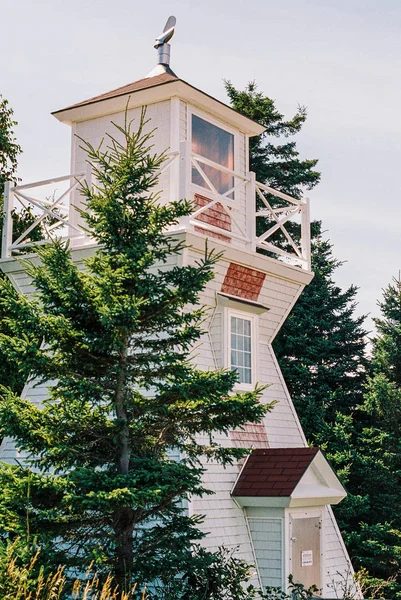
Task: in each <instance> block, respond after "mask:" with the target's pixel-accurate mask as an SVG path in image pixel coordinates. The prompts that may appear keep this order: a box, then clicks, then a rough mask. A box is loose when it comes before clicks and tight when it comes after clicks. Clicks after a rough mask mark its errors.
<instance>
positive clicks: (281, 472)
mask: <svg viewBox="0 0 401 600" xmlns="http://www.w3.org/2000/svg"><path fill="white" fill-rule="evenodd" d="M318 452H319V448H265V449H262V448H257V449H256V450H253V452H252V454H250V456H249V457H248V460H247V461H246V463H245V465H244V467H243V469H242V471H241V473H240V475H239V477H238V479H237V482H236V484H235V487H234V490H233V493H232V494H233V496H291V494H292V492H293V491H294V489H295V488H296V486H297V484H298V483H299V481H300V479H301V477H302V476H303V474H304V473H305V471H306V469H307V468H308V467H309V465H310V464H311V462H312V460H313V459H314V457H315V456H316V454H317V453H318Z"/></svg>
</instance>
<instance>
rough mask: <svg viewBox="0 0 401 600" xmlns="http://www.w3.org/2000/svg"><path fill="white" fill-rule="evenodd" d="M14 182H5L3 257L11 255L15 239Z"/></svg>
mask: <svg viewBox="0 0 401 600" xmlns="http://www.w3.org/2000/svg"><path fill="white" fill-rule="evenodd" d="M11 186H12V182H11V181H6V183H5V184H4V208H3V210H4V217H3V233H2V243H1V258H8V257H9V256H11V248H10V246H11V244H12V239H13V219H12V214H11V213H12V210H13V208H14V192H13V190H12V187H11Z"/></svg>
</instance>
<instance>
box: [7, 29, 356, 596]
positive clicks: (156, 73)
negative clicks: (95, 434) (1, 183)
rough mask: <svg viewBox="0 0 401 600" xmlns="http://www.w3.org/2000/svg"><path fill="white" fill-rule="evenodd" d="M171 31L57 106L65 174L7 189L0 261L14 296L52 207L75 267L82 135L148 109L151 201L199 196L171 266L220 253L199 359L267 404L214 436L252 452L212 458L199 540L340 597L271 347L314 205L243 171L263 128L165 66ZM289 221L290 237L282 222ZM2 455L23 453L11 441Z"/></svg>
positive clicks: (262, 577) (346, 572)
mask: <svg viewBox="0 0 401 600" xmlns="http://www.w3.org/2000/svg"><path fill="white" fill-rule="evenodd" d="M174 29H175V18H174V17H170V18H169V20H168V21H167V23H166V27H165V28H164V31H163V33H162V34H161V35H160V36H158V38H157V39H156V41H155V48H156V51H157V57H158V62H157V65H156V67H155V68H154V69H153V70H152V71H151V72H150V73H149V74H148V75H147V76H146V77H144V78H142V79H140V80H138V81H135V82H132V83H129V84H127V85H125V86H122V87H120V88H117V89H115V90H111V91H109V92H106V93H104V94H101V95H99V96H95V97H93V98H89V99H87V100H84V101H81V102H78V103H75V104H73V105H71V106H67V107H65V108H62V109H60V110H57V111H55V112H54V113H53V115H54V117H55V118H56V119H58V121H60V123H62V124H64V125H67V126H69V127H70V128H71V170H70V173H69V174H68V175H66V176H61V177H55V178H53V179H49V180H46V181H40V182H35V183H23V184H21V185H17V186H12V185H11V184H8V185H7V186H6V193H5V213H6V214H5V220H4V230H3V238H2V257H1V262H0V267H1V269H2V270H3V272H4V273H6V274H7V276H8V277H9V278H10V280H11V281H12V283H13V284H14V286H15V287H16V288H17V289H18V290H19V291H20V292H22V293H26V294H31V293H32V292H33V291H34V290H33V288H32V285H31V281H30V279H29V275H28V274H27V273H26V272H25V271H24V269H23V267H22V266H21V264H20V263H19V262H18V260H17V257H18V255H19V254H20V253H21V252H24V253H26V252H28V253H29V252H32V251H33V252H34V245H35V241H34V236H33V232H34V230H35V227H39V226H40V224H41V223H42V222H43V220H44V219H45V218H46V217H51V223H52V224H51V226H50V227H49V228H47V231H48V233H49V235H51V231H50V229H51V228H53V229H54V230H55V231H56V232H57V235H58V236H59V237H63V238H65V239H68V240H69V242H70V247H71V252H72V255H73V258H74V261H76V262H77V263H82V261H83V259H85V258H86V257H88V256H90V255H91V253H93V249H94V243H93V240H92V239H91V237H90V233H89V232H88V231H86V230H85V229H83V228H82V220H81V219H82V218H81V213H80V208H81V203H82V198H81V195H80V193H79V183H80V182H82V181H83V180H86V181H87V182H88V183H89V184H90V183H91V178H92V174H91V172H90V170H89V169H88V164H87V160H86V153H85V151H84V150H83V149H82V147H81V145H82V142H81V140H82V139H83V140H85V141H86V142H88V143H89V144H91V145H92V146H94V147H97V146H98V145H99V143H100V142H101V140H102V139H104V138H105V136H107V134H109V133H113V134H115V128H114V126H113V123H116V124H118V125H123V123H124V119H125V116H126V114H127V116H128V118H129V119H137V120H139V119H140V115H141V113H142V111H143V109H144V107H146V119H147V124H146V126H145V127H147V128H148V130H149V131H150V130H154V138H153V141H154V151H155V152H163V151H165V150H166V149H167V159H166V161H165V162H164V164H163V166H162V169H161V172H160V176H159V182H158V191H159V201H160V202H161V203H167V202H170V201H173V200H174V201H177V200H180V199H184V198H185V199H190V200H192V201H193V206H194V210H193V212H192V214H191V215H189V216H187V217H185V218H183V219H181V221H180V222H178V223H177V224H176V225H175V226H174V228H173V229H170V230H169V234H170V235H171V234H174V235H175V236H176V237H177V239H182V241H183V247H185V249H184V250H182V252H181V254H180V255H179V256H173V257H171V263H170V264H167V265H166V268H168V267H173V266H174V265H175V264H178V263H179V264H182V265H190V264H195V263H196V261H197V260H198V259H199V258H200V257H201V256H202V255H203V253H204V249H205V241H206V239H207V240H208V246H209V248H210V247H214V248H215V250H216V251H217V252H221V253H222V258H221V260H220V261H219V263H218V264H217V266H216V268H215V276H214V279H213V280H212V281H211V282H209V283H208V284H207V286H206V288H205V289H204V291H203V293H202V297H201V303H202V304H203V305H205V306H206V307H208V309H209V310H208V317H207V321H206V323H205V325H204V329H205V331H204V334H203V337H202V340H201V343H200V345H199V347H198V348H197V353H196V356H194V358H193V360H194V361H195V362H196V364H197V366H199V368H201V369H204V370H208V369H211V370H214V369H219V368H222V367H224V368H228V369H233V370H235V371H236V372H237V374H238V382H237V384H236V389H238V390H241V391H244V390H250V389H253V388H254V387H255V385H256V384H257V383H258V384H261V385H265V386H266V388H265V390H264V392H263V394H262V397H261V402H263V403H271V402H272V401H274V402H275V406H274V409H273V411H272V412H271V413H269V414H267V416H266V417H265V418H264V420H263V421H262V422H261V423H259V424H254V423H248V424H247V425H246V426H245V427H244V428H242V429H240V430H233V431H231V432H230V433H229V434H228V435H224V436H223V435H221V437H220V438H219V439H218V442H219V443H220V444H221V445H225V446H231V447H240V448H249V449H250V453H249V455H248V457H247V459H246V460H245V461H240V462H239V463H238V464H233V465H231V466H226V467H223V466H222V465H221V464H218V463H214V462H213V461H210V462H208V463H206V465H205V466H206V471H205V475H204V477H205V486H206V487H207V488H209V489H210V490H212V491H213V492H214V494H213V496H206V497H204V498H197V497H194V498H192V499H191V501H190V502H189V505H188V511H189V512H190V514H202V515H205V519H204V522H203V523H202V524H201V527H202V529H204V531H205V532H207V533H208V535H207V536H206V537H205V538H204V540H203V543H204V544H205V545H206V546H207V547H208V548H211V549H214V548H217V547H219V546H225V547H229V548H238V555H239V556H240V557H241V558H243V559H244V560H246V561H247V562H248V563H251V564H254V565H255V567H256V576H255V577H256V578H257V579H258V583H259V584H260V585H262V586H275V587H280V588H282V589H285V588H286V585H287V581H288V577H289V575H290V574H291V575H293V577H294V580H295V581H297V582H301V583H303V584H304V585H306V586H310V585H312V584H315V585H317V587H318V588H319V590H320V594H321V595H322V596H323V597H326V598H327V597H333V595H334V594H336V596H337V597H340V596H341V586H342V585H343V584H344V582H345V583H346V582H347V580H348V579H349V577H350V576H351V574H352V567H351V563H350V560H349V557H348V555H347V551H346V549H345V546H344V543H343V541H342V539H341V535H340V532H339V530H338V527H337V524H336V521H335V518H334V515H333V512H332V508H331V507H332V505H335V504H337V503H338V502H340V501H341V500H342V499H343V498H344V497H345V495H346V492H345V490H344V488H343V486H342V485H341V483H340V481H339V480H338V478H337V476H336V474H335V473H334V471H333V470H332V468H331V466H330V465H329V463H328V462H327V460H326V458H325V456H324V454H323V453H322V452H321V450H320V449H319V448H309V447H308V446H307V443H306V439H305V436H304V434H303V431H302V428H301V426H300V423H299V420H298V417H297V414H296V411H295V409H294V406H293V404H292V401H291V398H290V395H289V393H288V390H287V387H286V384H285V381H284V379H283V376H282V374H281V372H280V368H279V365H278V363H277V360H276V357H275V355H274V351H273V348H272V343H273V340H274V338H275V336H276V335H277V333H278V331H279V330H280V327H281V326H282V324H283V323H284V321H285V319H286V318H287V316H288V315H289V313H290V311H291V309H292V307H293V306H294V304H295V302H296V301H297V299H298V297H299V296H300V294H301V293H302V290H303V289H304V287H305V286H306V285H308V284H309V283H310V281H311V280H312V278H313V273H312V272H311V265H310V233H309V231H310V222H309V202H308V199H307V198H303V199H297V198H293V197H291V196H289V195H287V194H284V193H282V192H279V191H277V190H274V189H273V188H271V187H269V186H267V185H265V184H262V183H259V182H257V181H256V179H255V174H254V173H252V172H251V171H250V170H249V140H250V139H251V138H252V137H254V136H258V135H260V134H262V133H263V132H264V127H263V126H261V125H260V124H259V123H257V122H255V121H253V120H251V119H249V118H248V117H246V116H244V115H242V114H240V113H238V112H237V111H235V110H234V109H233V108H231V107H230V106H228V105H226V104H224V103H222V102H220V101H219V100H217V99H215V98H213V97H212V96H210V95H209V94H208V93H207V92H205V91H203V90H200V89H198V88H197V87H196V86H195V85H193V84H192V83H189V82H187V81H186V80H184V79H181V78H180V77H179V76H178V75H177V74H176V73H175V72H174V71H173V69H172V67H171V64H170V62H171V59H170V54H171V52H170V44H169V42H170V40H171V39H172V37H173V34H174ZM61 184H63V185H64V186H65V187H64V189H63V191H62V192H60V193H59V195H57V194H56V195H54V196H52V197H51V198H50V199H49V196H46V197H43V195H41V194H40V189H41V188H43V187H46V186H51V185H57V186H59V185H61ZM19 203H22V204H23V205H24V203H25V205H26V204H29V205H31V206H33V208H34V211H35V215H37V218H36V220H35V221H34V222H33V223H32V224H31V225H30V226H29V227H28V228H27V230H26V231H25V232H22V233H21V234H20V235H19V236H18V238H17V239H15V236H13V214H14V213H13V211H14V209H15V208H18V205H19ZM292 222H295V223H297V225H298V227H297V231H299V232H300V234H299V236H298V237H297V236H295V235H294V234H293V231H294V229H293V228H290V227H288V224H289V223H292ZM283 241H284V243H283ZM33 260H35V258H34V256H33ZM47 393H48V392H47V386H46V384H40V385H37V384H35V382H28V383H27V385H26V386H25V388H24V390H23V394H22V395H23V397H24V398H27V399H29V400H31V401H32V402H34V403H36V404H37V405H38V406H40V405H41V403H42V402H43V400H44V399H45V398H46V397H47ZM199 442H200V443H202V440H201V439H200V440H199ZM0 459H1V460H3V461H9V462H13V461H15V460H16V459H18V460H23V459H24V456H23V455H20V454H19V452H18V449H17V448H16V447H15V444H14V443H13V440H11V439H5V440H3V442H2V444H1V447H0ZM343 589H344V585H343Z"/></svg>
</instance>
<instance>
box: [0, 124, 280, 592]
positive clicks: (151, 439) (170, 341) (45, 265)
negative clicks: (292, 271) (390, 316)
mask: <svg viewBox="0 0 401 600" xmlns="http://www.w3.org/2000/svg"><path fill="white" fill-rule="evenodd" d="M145 125H146V122H144V120H143V119H142V120H141V123H140V125H139V128H138V130H137V131H135V130H133V129H132V124H131V123H127V122H126V124H125V126H124V127H122V128H121V127H117V126H116V128H117V133H116V135H117V136H119V137H118V139H117V138H111V139H110V140H109V143H108V145H107V147H106V148H104V147H103V146H102V147H101V148H99V149H95V148H93V147H91V146H90V145H85V147H86V149H87V151H88V156H89V161H90V162H91V164H92V168H93V172H94V175H95V179H96V181H97V182H98V183H97V186H96V187H94V188H89V187H87V186H84V188H83V190H82V193H83V196H84V199H85V202H86V209H85V210H84V211H83V212H82V216H83V217H84V219H85V221H86V226H87V228H88V230H89V231H90V234H91V236H92V237H93V239H94V241H96V242H97V244H98V246H97V249H96V250H95V251H94V253H93V255H92V256H91V257H90V258H88V259H86V260H85V261H84V265H85V268H84V270H82V269H80V268H79V267H78V266H77V264H76V263H74V260H73V255H72V252H71V249H70V248H69V247H68V245H65V244H63V243H60V242H58V241H57V240H56V241H54V243H52V244H50V245H48V246H45V247H38V248H37V254H38V256H39V258H40V263H39V264H37V265H34V264H32V263H29V262H24V266H25V268H26V270H27V272H28V273H29V274H30V276H31V277H32V280H33V284H34V286H35V288H36V290H37V294H38V296H37V298H35V299H33V300H29V299H28V298H26V297H23V296H21V295H18V296H16V294H15V293H14V292H13V291H12V289H11V285H10V284H9V283H8V282H7V281H6V280H2V281H1V292H0V309H1V310H2V311H4V313H7V314H8V324H9V331H8V332H7V333H3V334H2V335H0V349H1V351H2V352H3V354H5V355H6V356H7V358H8V360H10V361H15V362H17V363H18V364H19V365H20V366H22V365H24V369H26V368H28V369H29V371H30V373H31V377H32V378H34V379H36V380H37V381H42V382H43V381H52V382H53V383H52V384H51V385H50V384H49V385H50V387H49V398H48V400H47V401H45V403H44V405H43V406H42V407H41V408H37V407H35V406H34V405H33V404H31V403H30V402H29V401H27V400H23V399H21V398H20V397H18V395H16V394H15V393H13V390H12V389H10V388H9V387H6V386H3V387H1V388H0V390H1V391H0V399H1V402H0V434H1V435H4V436H11V437H13V438H14V439H15V440H16V442H17V446H18V447H19V448H21V449H22V450H24V451H25V452H28V453H29V454H30V455H31V460H30V464H28V465H22V466H3V467H2V468H1V470H0V480H1V483H0V487H1V489H2V494H1V496H0V531H1V532H2V533H1V538H2V540H3V543H6V541H7V539H9V537H10V535H11V534H13V535H15V534H17V535H19V536H21V538H22V540H23V541H24V542H27V543H29V544H37V545H40V546H41V547H42V552H41V556H42V557H43V559H44V558H47V560H48V561H49V563H50V564H53V565H57V564H59V563H61V564H64V565H67V566H68V567H69V568H70V569H72V570H73V568H74V567H75V568H79V569H82V568H85V567H86V566H88V565H89V564H90V563H91V562H92V561H94V562H95V565H96V567H97V568H98V569H100V570H101V571H102V570H105V571H107V570H108V569H112V570H113V571H114V574H115V576H116V580H117V582H118V585H119V589H120V590H121V591H122V590H123V589H128V588H129V587H130V585H131V584H132V583H136V584H137V585H138V588H137V589H138V594H139V595H140V593H139V591H140V589H141V586H142V584H144V583H152V584H153V588H152V590H153V592H152V594H151V597H152V598H155V599H156V598H165V599H167V598H168V599H172V598H179V597H182V598H187V599H188V600H190V599H192V598H198V597H199V594H200V593H202V597H203V598H210V599H214V598H216V599H217V598H221V597H225V598H227V599H230V598H232V599H234V598H235V599H237V598H244V599H245V598H250V597H251V595H252V594H253V592H251V591H249V590H248V591H247V588H243V587H242V585H241V583H243V580H244V578H246V576H247V575H248V574H249V569H248V567H247V566H246V565H244V564H243V563H241V561H238V560H236V559H235V558H233V557H231V556H227V555H226V554H225V553H224V551H222V552H218V553H211V552H207V551H206V550H204V549H202V548H201V546H200V545H199V542H200V540H201V538H202V534H201V532H200V530H199V528H198V527H197V525H198V524H199V517H197V516H196V515H195V516H188V515H187V513H186V512H185V510H184V508H183V502H184V503H185V500H186V499H188V498H189V497H190V496H192V495H194V494H195V495H203V494H207V493H209V492H208V490H207V489H205V487H204V485H203V484H202V481H201V477H202V473H203V470H204V466H203V464H204V461H207V459H209V458H213V459H215V460H217V461H218V462H220V463H221V464H223V465H224V464H227V463H230V462H232V461H235V460H237V459H239V458H241V457H242V456H243V455H244V452H245V451H244V450H242V449H236V448H226V447H222V446H221V445H219V444H218V443H217V442H215V441H214V438H213V433H214V432H220V433H227V432H228V431H229V430H230V429H233V428H236V427H239V426H241V425H243V424H244V423H246V422H249V421H250V422H260V421H261V419H262V418H263V416H264V415H265V414H266V412H267V411H268V410H269V409H270V406H263V405H261V404H260V402H259V396H260V392H261V390H259V389H256V390H255V391H252V392H246V393H241V394H238V393H233V392H232V389H233V385H234V383H235V381H236V374H235V373H234V372H232V371H230V370H221V371H201V370H199V369H197V368H196V367H195V366H194V363H193V362H192V360H191V358H192V349H193V347H194V345H195V344H196V342H197V341H198V340H199V338H200V335H201V333H202V322H203V320H204V318H205V312H204V310H203V309H202V308H201V307H199V294H200V292H201V291H202V289H203V288H204V287H205V285H206V284H207V283H208V281H210V279H211V278H212V277H213V269H214V265H215V263H216V261H217V260H218V259H219V256H218V255H216V254H215V253H214V252H213V250H208V249H207V248H206V249H205V254H204V257H203V259H201V260H199V261H198V262H197V263H196V264H194V265H189V266H175V267H172V268H169V269H166V268H164V265H165V263H166V262H167V260H168V259H169V257H171V256H172V255H177V254H180V253H181V252H182V250H183V248H184V246H183V243H182V242H180V241H179V240H178V239H176V238H175V237H174V236H173V235H169V234H167V233H166V231H167V230H168V228H169V227H171V226H172V225H174V224H176V223H177V221H178V220H179V219H180V218H181V217H183V216H186V215H188V214H190V212H191V210H193V207H192V205H191V204H190V203H189V202H187V201H185V200H182V201H176V202H172V203H170V204H167V205H161V204H160V203H159V202H158V194H157V193H156V192H155V191H154V186H155V185H156V183H157V179H158V176H157V173H158V170H159V168H160V166H161V165H162V163H163V161H164V159H165V156H164V155H156V154H154V153H153V151H152V145H151V136H152V134H151V133H145V129H144V127H145ZM188 307H190V308H188ZM27 328H28V329H31V328H34V329H35V330H37V332H38V333H39V334H40V340H41V343H40V344H39V343H32V340H27V335H26V331H27ZM28 342H29V343H28ZM200 435H202V436H204V435H206V436H207V437H208V438H209V443H207V444H201V443H200V442H199V441H198V439H199V436H200ZM172 451H174V454H175V455H176V454H177V452H178V453H180V454H181V456H182V458H181V460H180V461H178V462H177V461H175V460H173V459H172V458H170V456H171V452H172ZM158 584H162V585H161V586H159V585H158ZM178 590H179V593H178ZM197 594H198V595H197Z"/></svg>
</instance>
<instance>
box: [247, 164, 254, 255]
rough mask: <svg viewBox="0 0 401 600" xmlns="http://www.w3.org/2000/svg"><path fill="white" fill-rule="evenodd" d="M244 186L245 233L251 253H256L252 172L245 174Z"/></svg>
mask: <svg viewBox="0 0 401 600" xmlns="http://www.w3.org/2000/svg"><path fill="white" fill-rule="evenodd" d="M247 177H248V179H249V181H248V183H247V184H246V204H245V206H246V214H245V219H246V231H247V235H248V244H249V247H250V250H251V251H252V252H255V251H256V175H255V173H254V172H253V171H250V172H249V173H248V174H247Z"/></svg>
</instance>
